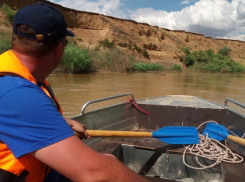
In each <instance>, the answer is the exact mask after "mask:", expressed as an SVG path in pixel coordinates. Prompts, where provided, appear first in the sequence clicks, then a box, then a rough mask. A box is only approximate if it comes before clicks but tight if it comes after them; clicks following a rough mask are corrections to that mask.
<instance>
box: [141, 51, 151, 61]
mask: <svg viewBox="0 0 245 182" xmlns="http://www.w3.org/2000/svg"><path fill="white" fill-rule="evenodd" d="M142 55H143V56H144V57H145V58H147V59H150V57H149V54H148V52H147V50H146V49H144V51H143V53H142Z"/></svg>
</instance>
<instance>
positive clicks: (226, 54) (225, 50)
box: [218, 46, 231, 56]
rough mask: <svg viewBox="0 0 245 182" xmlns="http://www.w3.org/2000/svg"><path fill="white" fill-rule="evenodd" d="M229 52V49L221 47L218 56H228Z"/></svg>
mask: <svg viewBox="0 0 245 182" xmlns="http://www.w3.org/2000/svg"><path fill="white" fill-rule="evenodd" d="M230 52H231V49H230V48H229V47H226V46H224V47H221V48H220V49H219V51H218V54H220V55H222V56H229V54H230Z"/></svg>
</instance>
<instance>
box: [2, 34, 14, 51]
mask: <svg viewBox="0 0 245 182" xmlns="http://www.w3.org/2000/svg"><path fill="white" fill-rule="evenodd" d="M0 40H1V41H0V54H2V53H4V52H5V51H7V50H9V49H11V48H12V46H11V34H10V33H8V32H0Z"/></svg>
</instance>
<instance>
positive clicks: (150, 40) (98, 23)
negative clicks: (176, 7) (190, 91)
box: [0, 0, 245, 65]
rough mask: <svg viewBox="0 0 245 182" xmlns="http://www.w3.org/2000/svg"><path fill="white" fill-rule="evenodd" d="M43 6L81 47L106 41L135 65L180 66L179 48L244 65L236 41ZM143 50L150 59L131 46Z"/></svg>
mask: <svg viewBox="0 0 245 182" xmlns="http://www.w3.org/2000/svg"><path fill="white" fill-rule="evenodd" d="M35 2H37V1H36V0H21V1H20V0H0V5H2V4H3V3H6V4H8V5H10V6H11V7H12V8H14V9H19V8H21V7H23V6H25V5H28V4H32V3H35ZM38 2H45V3H48V4H51V5H53V6H55V7H57V8H58V9H59V10H60V11H61V12H62V13H63V14H64V16H65V19H66V22H67V25H68V27H69V28H70V29H72V31H73V32H74V33H75V34H76V38H77V40H80V43H81V44H84V45H85V46H88V47H93V46H95V45H97V44H98V42H99V41H100V40H104V39H105V38H108V39H109V40H110V41H113V42H114V43H115V45H116V46H118V47H121V49H123V50H125V51H126V52H128V53H130V54H133V55H134V56H135V57H136V58H137V60H138V61H145V62H159V63H164V64H165V65H168V64H169V65H172V64H174V63H178V64H181V63H180V62H179V55H180V54H181V51H180V50H181V48H182V47H190V48H191V50H192V51H196V50H206V49H212V50H214V51H215V52H217V51H218V50H219V49H220V48H221V47H223V46H227V47H229V48H231V49H232V51H231V54H230V55H231V57H232V58H233V59H234V60H235V61H238V62H240V63H242V64H244V65H245V51H244V50H245V42H243V41H239V40H228V39H215V38H211V37H205V36H204V35H201V34H197V33H192V32H185V31H183V30H174V31H173V30H168V29H164V28H160V27H157V26H150V25H148V24H144V23H137V22H135V21H131V20H125V19H118V18H114V17H109V16H105V15H101V14H96V13H90V12H84V11H76V10H73V9H69V8H65V7H62V6H60V5H57V4H53V3H50V2H48V1H45V0H39V1H38ZM135 44H136V45H137V46H138V47H140V48H141V49H146V50H147V52H148V54H149V57H150V59H146V58H145V57H144V56H143V55H142V54H138V53H137V51H136V50H135V49H134V45H135Z"/></svg>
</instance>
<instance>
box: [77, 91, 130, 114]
mask: <svg viewBox="0 0 245 182" xmlns="http://www.w3.org/2000/svg"><path fill="white" fill-rule="evenodd" d="M127 95H131V97H132V100H134V95H133V94H132V93H130V92H129V93H124V94H119V95H114V96H111V97H105V98H101V99H96V100H91V101H88V102H86V103H85V104H84V105H83V107H82V109H81V113H80V114H81V115H83V114H84V111H85V108H86V107H87V106H88V105H89V104H92V103H96V102H101V101H105V100H110V99H115V98H118V97H124V96H127Z"/></svg>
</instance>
